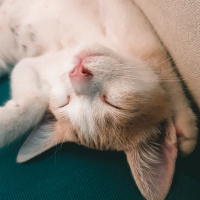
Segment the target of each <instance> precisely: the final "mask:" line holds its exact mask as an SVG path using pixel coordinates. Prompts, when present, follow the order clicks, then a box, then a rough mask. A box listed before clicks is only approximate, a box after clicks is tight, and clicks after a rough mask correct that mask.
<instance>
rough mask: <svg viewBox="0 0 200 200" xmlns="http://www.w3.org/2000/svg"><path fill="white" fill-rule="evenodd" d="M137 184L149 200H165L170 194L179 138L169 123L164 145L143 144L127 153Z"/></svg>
mask: <svg viewBox="0 0 200 200" xmlns="http://www.w3.org/2000/svg"><path fill="white" fill-rule="evenodd" d="M126 155H127V160H128V163H129V165H130V168H131V171H132V174H133V177H134V179H135V182H136V184H137V186H138V188H139V189H140V192H141V193H142V195H143V196H144V197H145V198H146V199H147V200H164V199H165V198H166V196H167V193H168V192H169V189H170V186H171V183H172V179H173V174H174V169H175V162H176V157H177V137H176V130H175V128H174V126H173V124H172V123H171V122H170V124H169V123H168V126H167V129H166V136H165V140H164V143H163V142H162V144H159V145H158V146H155V145H151V144H141V146H139V147H138V149H134V150H132V151H129V152H127V153H126Z"/></svg>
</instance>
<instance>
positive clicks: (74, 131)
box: [0, 0, 197, 199]
mask: <svg viewBox="0 0 200 200" xmlns="http://www.w3.org/2000/svg"><path fill="white" fill-rule="evenodd" d="M1 4H2V5H1ZM0 5H1V7H0V44H1V47H0V77H1V76H3V75H5V74H6V73H9V72H10V71H11V68H10V67H9V66H11V65H14V66H15V68H14V70H13V72H12V75H11V87H12V99H11V100H10V101H9V102H8V103H7V104H6V105H4V106H3V107H0V146H4V145H5V144H7V143H10V142H12V141H13V140H14V139H16V138H18V137H19V136H20V135H23V134H24V133H25V132H26V131H28V130H29V129H30V128H33V127H35V126H37V127H38V128H37V130H36V131H34V132H33V133H32V134H31V136H30V138H29V139H28V140H27V142H26V143H25V144H24V146H23V147H22V149H21V150H20V153H19V155H18V162H24V161H26V160H28V159H30V158H32V157H34V156H36V155H38V154H39V153H41V152H42V151H44V150H46V149H47V148H50V147H51V146H53V145H55V144H56V143H57V142H63V141H75V142H79V143H81V144H83V145H86V146H89V147H90V145H93V147H94V148H100V149H103V146H104V145H105V146H106V147H105V148H106V149H107V148H111V149H117V150H124V151H128V150H129V151H128V152H130V150H133V149H135V148H137V147H138V145H139V144H140V143H141V142H142V143H144V144H145V145H147V142H146V141H148V139H150V138H154V139H155V138H157V137H159V135H160V134H161V133H160V131H159V130H158V127H160V125H159V124H160V122H161V121H164V120H167V119H170V120H172V119H173V123H174V126H175V127H176V128H177V130H178V131H179V134H180V135H181V136H180V138H178V143H179V149H180V150H181V152H182V153H183V154H189V153H191V152H192V150H193V149H194V147H195V144H196V138H197V127H196V117H195V115H194V113H193V112H192V110H191V108H190V106H189V103H188V100H187V99H186V97H185V95H184V92H183V90H182V88H181V85H180V83H179V81H178V79H177V77H176V74H175V73H174V72H173V70H172V67H171V64H170V62H169V58H168V57H167V53H166V51H165V49H164V47H163V46H162V44H161V42H160V41H159V39H158V38H157V36H156V34H155V33H154V31H153V29H152V28H151V26H150V25H149V24H148V22H147V21H146V19H145V17H144V16H143V15H142V13H141V12H140V11H139V9H138V8H137V7H136V6H135V4H134V3H133V1H131V0H109V1H108V0H73V1H71V0H65V1H64V0H51V1H48V0H20V1H13V0H5V1H0ZM85 55H91V56H88V57H86V58H85V59H84V60H83V65H84V67H86V68H87V69H88V70H90V71H91V72H92V74H93V78H92V79H91V81H90V82H83V83H81V84H80V83H79V84H75V85H73V84H72V83H71V81H70V78H69V73H70V72H71V70H72V69H73V68H74V67H75V66H76V65H77V62H78V59H79V58H80V57H84V56H85ZM104 95H106V97H107V101H108V102H106V101H105V100H103V96H104ZM69 97H70V100H69ZM68 100H69V102H68ZM67 102H68V104H67ZM111 105H114V106H111ZM47 109H48V110H49V109H50V110H51V112H52V113H53V115H54V117H55V120H54V122H52V123H49V121H48V120H47V122H46V121H45V122H44V123H47V124H43V122H42V123H41V121H42V119H44V118H45V116H46V114H45V113H46V110H47ZM109 120H110V121H109ZM130 120H133V123H135V124H133V125H134V126H133V125H132V124H131V123H130ZM55 121H56V122H55ZM111 122H112V123H111ZM123 123H124V124H123ZM127 126H130V127H128V128H127ZM108 127H111V130H109V128H108ZM120 128H121V129H120ZM100 129H101V130H100ZM118 130H120V131H122V132H123V131H124V130H126V131H127V137H126V135H125V136H123V134H118V133H117V131H118ZM131 130H134V131H135V132H134V133H131V134H130V133H129V134H128V131H131ZM56 131H57V132H56ZM104 131H105V132H104ZM165 131H166V133H162V134H163V135H166V134H167V133H168V131H167V130H165ZM165 131H164V132H165ZM113 132H114V133H116V135H115V134H114V133H113ZM47 133H49V134H47ZM105 133H106V134H105ZM109 133H110V134H111V135H109ZM112 134H114V135H112ZM76 135H77V138H76ZM58 136H59V137H58ZM57 137H58V138H57ZM109 137H110V138H109ZM111 137H112V138H111ZM123 137H124V138H123ZM129 137H130V139H129ZM31 140H32V143H31ZM42 144H45V147H44V148H43V145H42ZM37 145H38V149H37ZM162 145H163V144H162ZM139 146H141V145H139ZM138 148H139V147H138ZM144 149H148V148H147V147H144ZM152 151H153V150H152ZM174 152H176V150H174ZM143 153H144V152H143ZM143 153H141V155H143ZM131 155H132V153H131ZM144 155H146V154H145V153H144ZM136 157H137V158H138V159H140V157H139V156H136ZM175 157H176V156H175V155H174V156H173V162H169V163H171V164H172V165H173V166H171V167H170V170H169V171H167V172H169V173H166V174H168V175H169V176H170V178H169V179H166V180H168V183H167V184H168V187H167V188H164V190H165V192H164V193H162V194H158V193H156V194H154V191H148V194H149V195H150V196H151V197H149V199H153V198H154V197H155V198H156V199H163V198H164V196H165V195H166V194H167V192H168V190H169V185H170V184H171V182H170V181H171V179H172V175H173V169H174V162H175ZM128 158H129V156H128ZM169 158H170V156H168V157H167V158H166V159H167V161H166V162H168V161H169ZM130 159H131V158H130ZM149 159H150V160H151V159H153V158H149ZM158 159H159V158H158ZM138 163H143V161H141V160H140V161H138ZM156 163H157V164H158V165H159V161H158V162H156ZM129 164H130V165H132V162H130V163H129ZM157 164H156V165H157ZM137 167H140V166H137ZM137 167H135V168H136V169H137ZM157 167H159V166H156V167H155V168H157ZM131 169H132V166H131ZM152 170H153V169H152ZM166 170H167V169H166ZM147 174H148V172H147ZM135 178H136V182H137V183H138V185H140V186H141V184H143V185H142V186H141V187H140V189H141V191H142V194H144V196H145V195H147V193H145V184H147V185H148V181H146V180H144V182H143V183H140V180H138V178H137V177H135ZM150 178H151V177H150ZM144 179H145V178H144ZM145 181H146V182H145ZM159 181H161V180H159ZM151 184H152V185H153V184H154V183H153V180H152V183H151ZM149 188H151V187H150V186H149ZM143 190H144V191H143ZM157 191H159V189H158V190H157ZM147 198H148V197H147Z"/></svg>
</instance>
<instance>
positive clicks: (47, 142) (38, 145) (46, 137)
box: [17, 111, 62, 163]
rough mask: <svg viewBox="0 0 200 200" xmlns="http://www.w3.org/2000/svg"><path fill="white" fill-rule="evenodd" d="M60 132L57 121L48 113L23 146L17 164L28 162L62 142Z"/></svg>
mask: <svg viewBox="0 0 200 200" xmlns="http://www.w3.org/2000/svg"><path fill="white" fill-rule="evenodd" d="M58 130H59V129H58V128H57V120H56V119H55V117H54V115H53V114H52V113H51V112H50V111H47V112H46V113H45V115H44V117H43V120H42V121H41V122H40V124H39V125H38V126H37V127H36V128H35V129H34V130H33V131H32V132H31V134H30V135H29V136H28V138H27V139H26V141H25V142H24V144H23V145H22V147H21V149H20V151H19V153H18V156H17V162H18V163H22V162H26V161H28V160H30V159H31V158H33V157H35V156H37V155H39V154H41V153H42V152H44V151H46V150H47V149H50V148H51V147H53V146H55V145H56V144H58V143H60V142H62V136H61V133H59V132H58Z"/></svg>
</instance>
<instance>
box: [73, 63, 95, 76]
mask: <svg viewBox="0 0 200 200" xmlns="http://www.w3.org/2000/svg"><path fill="white" fill-rule="evenodd" d="M90 76H92V73H91V72H90V71H89V70H88V69H86V68H85V67H83V65H82V64H81V65H77V66H76V67H74V69H73V70H72V71H71V72H70V73H69V77H70V79H81V80H83V79H85V78H88V77H90Z"/></svg>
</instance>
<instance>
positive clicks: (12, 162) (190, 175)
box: [0, 78, 200, 200]
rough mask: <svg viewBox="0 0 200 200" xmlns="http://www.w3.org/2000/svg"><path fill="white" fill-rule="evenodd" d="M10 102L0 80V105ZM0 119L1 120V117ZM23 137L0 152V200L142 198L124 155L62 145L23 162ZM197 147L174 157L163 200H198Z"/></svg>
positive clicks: (199, 151)
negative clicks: (18, 159)
mask: <svg viewBox="0 0 200 200" xmlns="http://www.w3.org/2000/svg"><path fill="white" fill-rule="evenodd" d="M7 99H9V84H8V79H6V78H4V79H3V80H1V81H0V106H1V105H3V103H4V102H5V101H6V100H7ZM0 119H1V116H0ZM24 139H25V138H22V139H20V140H19V141H16V142H15V143H13V144H11V145H10V146H7V147H5V148H3V149H0V200H29V199H34V200H35V199H37V200H46V199H48V200H51V199H53V200H54V199H55V200H57V199H59V200H62V199H63V200H90V199H91V200H129V199H130V200H142V199H143V197H142V196H141V194H140V192H139V190H138V189H137V186H136V185H135V182H134V180H133V178H132V175H131V172H130V169H129V166H128V164H127V161H126V158H125V155H124V153H122V152H115V151H107V152H102V151H96V150H90V149H87V148H84V147H81V146H78V145H75V144H70V143H67V144H63V145H62V146H57V147H54V148H52V149H51V150H49V151H47V152H46V153H44V154H42V155H40V156H39V157H37V158H35V159H33V160H31V161H29V162H28V163H25V164H17V163H16V155H17V152H18V150H19V148H20V145H21V144H22V143H23V140H24ZM199 161H200V147H199V146H198V147H197V149H196V150H195V152H194V153H193V154H192V155H191V156H189V157H187V158H184V159H183V158H182V159H179V160H178V162H177V166H176V172H175V176H174V180H173V184H172V187H171V190H170V192H169V195H168V197H167V200H176V199H177V200H199V199H200V162H199Z"/></svg>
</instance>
